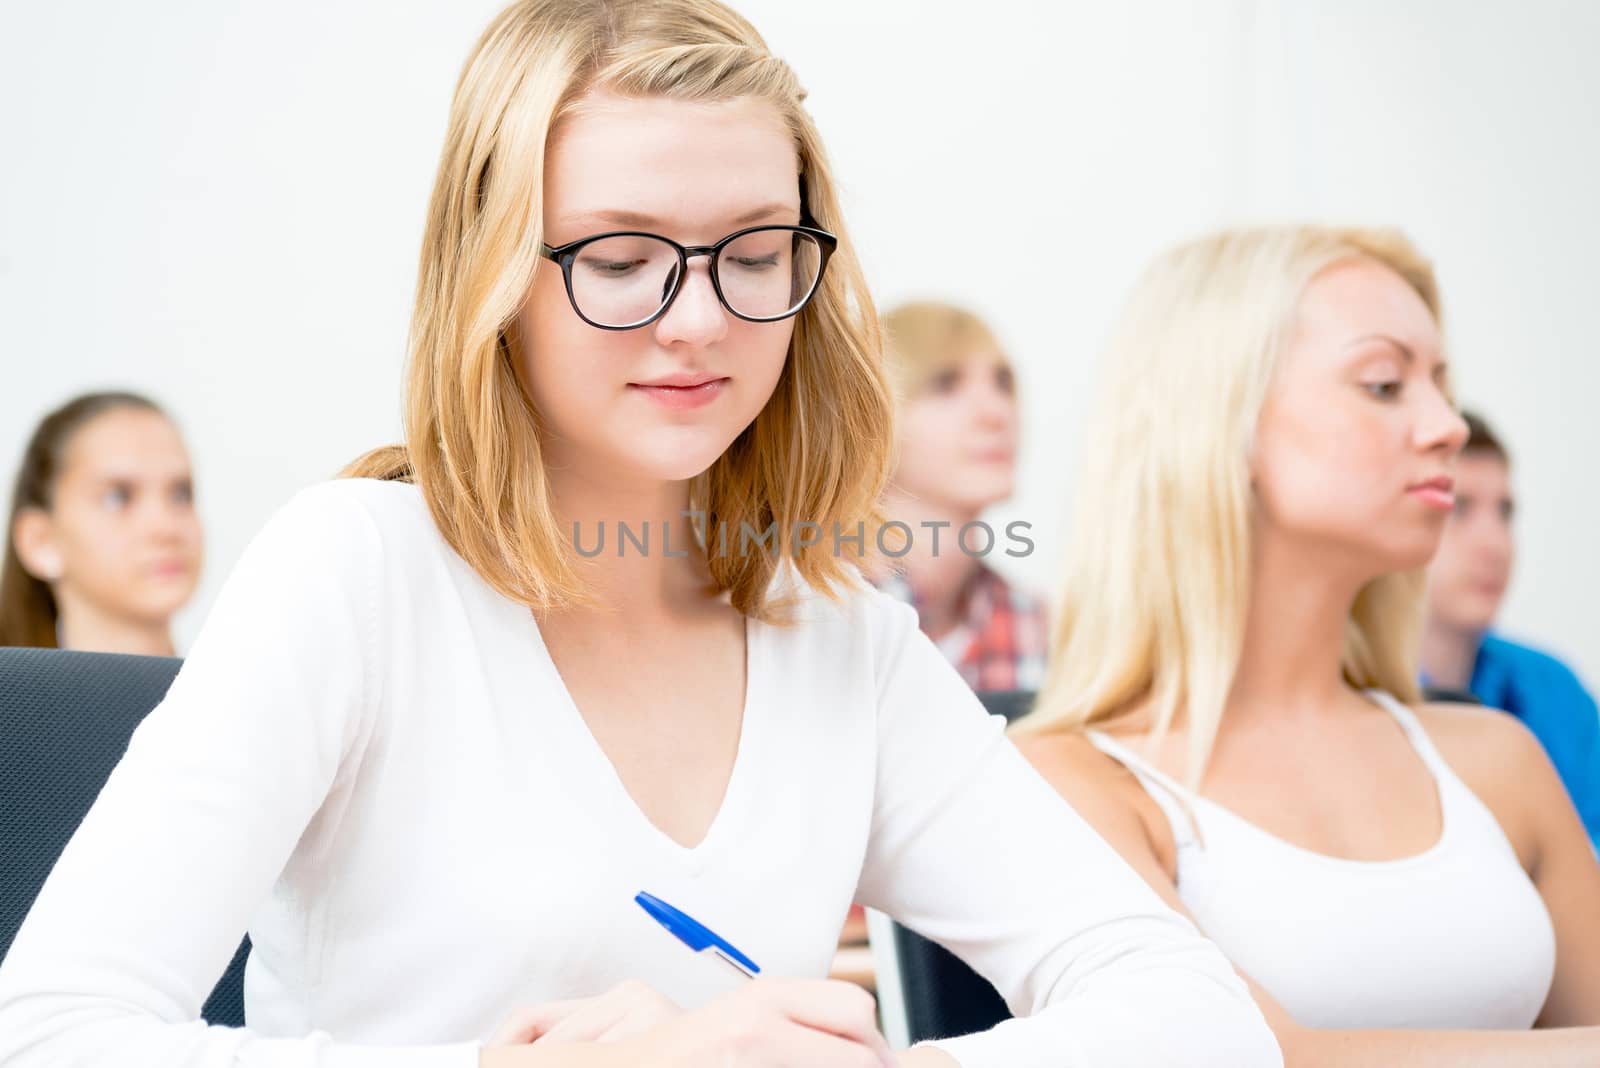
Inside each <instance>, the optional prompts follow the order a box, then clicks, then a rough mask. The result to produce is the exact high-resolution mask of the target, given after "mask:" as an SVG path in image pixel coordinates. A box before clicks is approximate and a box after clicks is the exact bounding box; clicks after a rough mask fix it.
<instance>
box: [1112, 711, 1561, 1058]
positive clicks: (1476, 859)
mask: <svg viewBox="0 0 1600 1068" xmlns="http://www.w3.org/2000/svg"><path fill="white" fill-rule="evenodd" d="M1367 696H1368V697H1369V698H1371V699H1372V700H1373V701H1375V702H1376V703H1377V704H1379V705H1381V706H1382V707H1383V708H1386V709H1388V710H1389V712H1390V713H1391V714H1393V716H1394V718H1395V719H1397V720H1398V721H1399V722H1400V726H1401V727H1402V728H1403V729H1404V730H1405V733H1406V737H1407V738H1408V739H1409V740H1410V742H1411V745H1412V747H1413V748H1415V749H1416V751H1417V755H1418V756H1420V757H1421V758H1422V762H1423V763H1424V764H1426V765H1427V766H1428V770H1429V772H1431V773H1432V775H1433V780H1434V783H1435V784H1436V786H1437V787H1438V791H1439V808H1440V811H1441V812H1442V813H1443V815H1444V830H1443V832H1442V833H1441V834H1440V837H1439V840H1438V841H1437V842H1435V843H1434V844H1433V846H1431V847H1430V848H1429V849H1427V850H1426V851H1424V852H1422V853H1418V854H1416V855H1415V856H1410V857H1404V858H1402V859H1400V860H1386V861H1357V860H1344V859H1341V858H1338V857H1330V856H1326V855H1324V854H1321V853H1313V852H1311V851H1310V850H1306V849H1302V848H1300V847H1299V846H1296V845H1292V844H1290V843H1289V842H1286V841H1284V840H1283V839H1281V838H1278V837H1277V836H1276V835H1273V834H1269V833H1268V832H1266V831H1264V830H1262V829H1261V828H1259V827H1257V826H1256V825H1255V824H1253V823H1250V822H1249V821H1247V820H1245V819H1243V818H1242V817H1240V816H1238V815H1235V814H1234V813H1233V812H1230V811H1229V810H1228V809H1226V808H1223V807H1222V806H1221V805H1218V804H1216V803H1215V802H1213V801H1209V800H1207V799H1206V798H1204V797H1200V796H1197V795H1195V794H1194V793H1192V792H1191V791H1189V790H1187V789H1185V788H1184V787H1183V786H1182V785H1180V784H1179V783H1178V782H1176V781H1175V780H1174V779H1172V778H1171V777H1170V776H1167V775H1165V774H1163V773H1162V772H1161V771H1160V770H1158V769H1157V768H1156V767H1155V766H1154V765H1152V764H1151V763H1150V762H1149V761H1148V760H1145V759H1144V758H1142V757H1140V756H1138V755H1137V754H1135V753H1134V752H1132V751H1131V750H1130V749H1129V748H1128V747H1127V746H1125V745H1123V744H1121V743H1119V742H1117V741H1115V740H1113V739H1112V738H1109V737H1107V736H1106V735H1105V734H1103V733H1101V732H1099V731H1089V732H1088V737H1089V740H1090V741H1091V742H1093V743H1094V745H1095V746H1096V747H1097V748H1098V749H1100V750H1101V751H1102V752H1104V753H1105V754H1107V755H1108V756H1110V757H1112V758H1114V759H1115V760H1117V761H1118V762H1119V763H1121V764H1123V765H1124V766H1125V767H1127V768H1128V770H1130V771H1131V772H1133V774H1134V775H1135V776H1137V777H1138V779H1139V782H1140V783H1141V784H1142V785H1143V786H1144V788H1145V790H1146V791H1147V792H1148V793H1149V794H1150V796H1151V797H1152V798H1153V799H1154V800H1155V802H1156V804H1158V805H1159V806H1160V807H1161V810H1162V812H1164V813H1165V814H1166V817H1167V820H1168V822H1170V823H1171V824H1172V833H1173V837H1174V839H1175V841H1176V843H1177V870H1178V896H1179V897H1180V898H1181V899H1182V900H1183V903H1184V905H1185V906H1186V907H1187V908H1188V910H1189V912H1190V913H1191V914H1192V915H1193V916H1194V918H1195V922H1196V923H1198V924H1199V925H1200V929H1201V930H1202V931H1204V932H1205V933H1206V935H1208V936H1209V937H1210V938H1211V939H1212V941H1214V942H1216V943H1217V945H1218V946H1220V947H1221V948H1222V951H1223V952H1224V953H1226V954H1227V955H1228V957H1229V958H1230V959H1231V960H1232V961H1233V962H1234V964H1235V965H1237V966H1238V968H1239V970H1240V971H1242V972H1244V973H1245V974H1246V975H1248V976H1250V978H1252V979H1254V980H1255V981H1256V982H1258V983H1260V984H1261V986H1262V988H1263V989H1265V990H1266V991H1267V993H1269V994H1271V995H1272V996H1273V997H1274V998H1275V999H1277V1001H1278V1003H1279V1004H1280V1005H1282V1006H1283V1007H1284V1008H1285V1009H1287V1010H1288V1012H1289V1014H1290V1015H1291V1016H1293V1017H1294V1018H1295V1020H1296V1021H1298V1022H1299V1023H1300V1024H1302V1025H1304V1026H1307V1027H1318V1028H1335V1029H1363V1028H1419V1029H1449V1028H1491V1029H1502V1030H1503V1029H1520V1028H1526V1027H1530V1026H1532V1024H1533V1022H1534V1020H1535V1018H1537V1017H1538V1015H1539V1010H1540V1009H1541V1007H1542V1006H1543V1005H1544V1001H1545V997H1546V995H1547V994H1548V993H1549V991H1550V981H1551V978H1552V976H1553V974H1554V972H1555V932H1554V929H1553V928H1552V927H1551V924H1550V914H1549V913H1548V912H1547V911H1546V909H1545V906H1544V900H1543V899H1542V898H1541V897H1540V896H1539V892H1538V890H1536V889H1535V888H1534V886H1533V883H1532V881H1531V880H1529V878H1528V876H1527V873H1525V872H1524V871H1523V870H1522V865H1521V864H1520V863H1519V861H1518V860H1517V856H1516V853H1515V852H1514V851H1513V850H1512V848H1511V843H1510V842H1509V841H1507V839H1506V836H1505V834H1504V833H1503V832H1502V831H1501V830H1500V825H1499V824H1498V823H1497V822H1496V821H1495V818H1494V815H1493V814H1492V813H1491V812H1490V811H1489V809H1488V808H1487V807H1486V806H1485V805H1484V804H1483V802H1482V801H1480V800H1478V798H1477V796H1476V795H1475V794H1473V792H1472V791H1471V790H1470V789H1468V788H1467V785H1466V783H1464V782H1462V781H1461V779H1460V778H1458V777H1457V776H1456V774H1455V773H1454V772H1453V771H1451V770H1450V767H1449V765H1448V764H1446V763H1445V761H1444V759H1443V758H1442V757H1440V755H1439V753H1438V751H1437V750H1436V749H1434V747H1433V743H1432V742H1431V741H1430V740H1429V739H1428V736H1427V732H1425V731H1424V730H1423V729H1422V725H1421V724H1420V723H1418V722H1417V719H1416V717H1415V716H1414V715H1413V714H1412V712H1411V710H1410V709H1409V708H1407V707H1405V705H1403V704H1401V703H1400V702H1399V701H1397V700H1395V699H1394V698H1393V697H1392V696H1390V695H1389V694H1387V693H1380V692H1377V691H1368V694H1367ZM1191 814H1192V819H1191ZM1197 831H1198V833H1197Z"/></svg>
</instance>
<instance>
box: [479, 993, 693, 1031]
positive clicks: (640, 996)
mask: <svg viewBox="0 0 1600 1068" xmlns="http://www.w3.org/2000/svg"><path fill="white" fill-rule="evenodd" d="M682 1014H683V1010H682V1009H681V1008H679V1007H678V1006H677V1005H676V1004H675V1003H674V1002H673V1001H672V1000H671V999H670V998H668V997H667V996H666V995H664V994H662V993H660V992H659V991H657V990H656V989H655V988H654V987H651V986H648V985H646V984H644V983H640V982H635V981H632V980H630V981H628V982H625V983H619V984H618V985H616V986H614V987H612V988H611V989H610V990H608V991H606V992H605V993H604V994H601V995H599V996H598V997H591V998H572V999H570V1000H567V1001H547V1002H545V1003H543V1004H541V1005H530V1006H528V1007H527V1008H523V1009H518V1010H517V1011H515V1012H513V1013H512V1014H511V1015H510V1016H508V1017H506V1019H505V1020H504V1021H503V1022H502V1023H501V1024H500V1027H499V1028H498V1029H497V1030H496V1031H495V1034H494V1037H493V1038H491V1039H489V1042H488V1045H490V1046H516V1045H525V1044H527V1043H529V1042H538V1043H541V1044H543V1045H555V1044H560V1043H564V1042H620V1041H622V1040H624V1039H629V1038H634V1037H636V1036H638V1035H640V1034H643V1033H644V1032H646V1031H648V1030H650V1029H651V1028H653V1027H656V1026H658V1025H660V1024H662V1023H665V1022H666V1021H667V1020H670V1019H672V1018H673V1017H675V1016H681V1015H682Z"/></svg>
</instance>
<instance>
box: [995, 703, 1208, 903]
mask: <svg viewBox="0 0 1600 1068" xmlns="http://www.w3.org/2000/svg"><path fill="white" fill-rule="evenodd" d="M1015 741H1016V744H1017V748H1018V749H1019V750H1020V751H1021V753H1022V755H1023V756H1024V757H1026V758H1027V760H1028V762H1029V763H1030V764H1032V765H1033V767H1034V770H1036V771H1038V772H1039V774H1040V775H1041V776H1043V777H1044V780H1045V781H1046V782H1048V783H1049V784H1050V785H1051V786H1052V787H1053V788H1054V789H1055V791H1056V793H1058V794H1060V795H1061V796H1062V797H1063V798H1065V799H1066V800H1067V802H1068V803H1069V804H1070V805H1072V807H1073V808H1074V809H1076V810H1077V812H1078V814H1079V815H1080V816H1082V817H1083V818H1084V819H1085V820H1087V821H1088V822H1089V823H1090V825H1092V826H1093V827H1094V828H1095V830H1097V831H1099V832H1100V835H1101V836H1102V837H1104V838H1105V839H1106V840H1107V841H1109V842H1110V843H1111V845H1112V847H1113V848H1115V849H1117V850H1118V851H1119V852H1121V853H1122V854H1123V855H1124V856H1125V857H1127V858H1128V859H1129V860H1133V859H1134V858H1133V857H1132V856H1130V855H1129V854H1130V852H1132V851H1136V850H1143V851H1145V852H1146V853H1147V854H1153V855H1154V857H1155V858H1156V860H1157V861H1158V862H1159V864H1160V866H1161V868H1162V869H1163V870H1165V871H1166V872H1167V873H1168V874H1169V876H1170V874H1171V873H1172V871H1173V870H1174V868H1175V866H1176V852H1177V847H1176V844H1175V842H1174V840H1173V837H1172V828H1171V827H1170V826H1168V824H1167V819H1166V816H1165V815H1164V814H1163V813H1162V811H1161V808H1160V806H1159V805H1157V804H1156V803H1155V801H1154V800H1152V799H1151V797H1150V795H1149V794H1147V793H1146V792H1145V789H1144V787H1143V786H1142V785H1141V784H1140V783H1139V780H1138V778H1137V777H1135V776H1134V774H1133V773H1132V772H1131V771H1129V770H1128V769H1127V768H1126V767H1124V766H1123V765H1122V764H1121V763H1120V762H1119V761H1117V760H1116V759H1114V758H1113V757H1110V756H1108V755H1107V754H1105V753H1103V752H1101V751H1100V750H1099V749H1097V748H1096V747H1095V745H1094V743H1093V742H1091V741H1090V740H1089V739H1088V738H1087V737H1086V736H1085V735H1084V734H1082V733H1081V732H1079V731H1052V732H1049V733H1040V734H1025V735H1021V736H1019V737H1017V738H1016V739H1015Z"/></svg>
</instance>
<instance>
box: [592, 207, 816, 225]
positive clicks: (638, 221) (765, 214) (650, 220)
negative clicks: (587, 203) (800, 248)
mask: <svg viewBox="0 0 1600 1068" xmlns="http://www.w3.org/2000/svg"><path fill="white" fill-rule="evenodd" d="M799 213H800V208H799V205H797V204H793V203H788V204H785V203H781V202H778V201H774V202H772V203H770V204H763V205H761V206H760V207H758V208H754V209H752V210H751V211H747V212H744V213H743V214H741V215H739V216H738V217H737V218H735V219H733V220H731V221H732V223H733V225H734V227H736V228H737V227H740V226H744V225H747V224H749V223H754V222H759V221H761V220H762V219H769V218H771V217H773V216H774V215H785V214H787V215H795V216H798V215H799ZM579 220H592V221H596V222H602V223H608V224H610V225H613V226H622V227H630V228H634V227H636V228H638V229H640V230H648V229H653V228H658V227H662V226H668V225H670V224H669V223H668V222H667V221H666V220H664V219H660V218H657V217H656V216H654V215H645V214H642V213H640V212H637V211H628V210H626V209H623V208H604V209H601V210H598V211H584V212H577V213H575V214H572V215H567V216H563V218H562V221H563V222H566V223H572V222H576V221H579Z"/></svg>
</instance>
